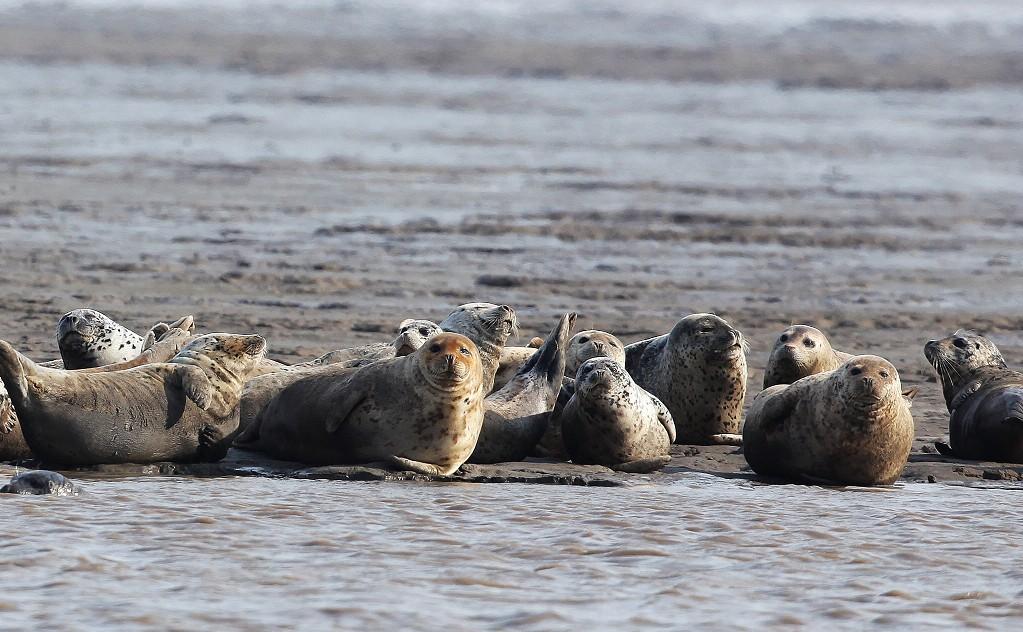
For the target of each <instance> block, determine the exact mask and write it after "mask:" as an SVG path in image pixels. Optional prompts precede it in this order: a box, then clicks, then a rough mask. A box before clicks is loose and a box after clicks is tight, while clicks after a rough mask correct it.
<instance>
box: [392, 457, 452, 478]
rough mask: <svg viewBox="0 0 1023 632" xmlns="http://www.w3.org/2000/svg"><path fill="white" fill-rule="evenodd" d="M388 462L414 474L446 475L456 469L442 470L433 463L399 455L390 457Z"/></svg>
mask: <svg viewBox="0 0 1023 632" xmlns="http://www.w3.org/2000/svg"><path fill="white" fill-rule="evenodd" d="M389 462H390V463H391V465H394V466H395V467H397V468H398V469H400V470H408V471H410V472H415V473H416V474H425V475H427V476H448V475H450V474H453V473H454V472H455V470H457V469H458V468H457V467H456V468H455V469H454V470H451V471H450V472H449V471H447V470H442V469H441V468H440V466H439V465H434V464H433V463H423V462H422V461H413V460H412V459H406V458H404V457H400V456H392V457H390V459H389Z"/></svg>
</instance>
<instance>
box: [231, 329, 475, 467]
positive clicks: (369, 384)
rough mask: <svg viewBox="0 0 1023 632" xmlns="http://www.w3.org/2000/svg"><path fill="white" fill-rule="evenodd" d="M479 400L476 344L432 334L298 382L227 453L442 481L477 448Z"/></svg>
mask: <svg viewBox="0 0 1023 632" xmlns="http://www.w3.org/2000/svg"><path fill="white" fill-rule="evenodd" d="M485 395H486V390H485V385H484V378H483V365H482V364H481V362H480V353H479V351H478V350H477V349H476V345H475V344H473V342H472V341H471V340H470V339H469V338H467V337H465V336H461V335H459V334H452V333H441V334H437V335H436V336H434V337H432V338H430V339H429V340H427V342H426V344H424V345H423V346H422V347H420V348H419V350H418V351H416V352H415V353H413V354H411V355H407V356H403V357H400V358H391V359H388V360H379V361H377V362H374V363H373V364H370V365H367V366H364V367H359V368H351V367H341V366H328V367H324V368H323V369H321V370H319V371H316V372H315V373H314V374H312V375H307V376H304V377H303V378H302V379H300V380H298V381H297V382H295V383H294V384H291V385H290V386H288V387H287V388H285V389H284V390H283V391H281V392H280V394H278V395H277V396H276V397H274V398H273V399H272V400H271V401H270V403H269V404H267V405H266V407H265V408H264V409H263V410H262V411H261V412H260V414H259V416H257V417H256V420H255V421H254V422H253V423H252V424H251V425H250V426H249V427H248V429H246V431H245V432H244V433H242V434H241V435H240V436H239V437H238V440H237V441H236V444H237V445H238V446H239V447H241V448H244V449H247V450H256V451H260V452H264V453H266V454H268V455H270V456H273V457H276V458H279V459H286V460H289V461H300V462H302V463H308V464H312V465H335V464H338V465H339V464H346V463H368V462H377V461H386V462H388V463H389V464H391V465H392V466H395V467H398V468H400V469H405V470H411V471H413V472H418V473H421V474H428V475H449V474H452V473H454V472H455V471H456V470H457V469H458V468H459V467H460V466H461V465H462V464H463V463H464V462H465V460H466V459H468V458H469V455H470V454H472V451H473V449H474V448H475V447H476V440H477V439H478V438H479V434H480V428H481V427H482V426H483V413H484V405H483V399H484V396H485Z"/></svg>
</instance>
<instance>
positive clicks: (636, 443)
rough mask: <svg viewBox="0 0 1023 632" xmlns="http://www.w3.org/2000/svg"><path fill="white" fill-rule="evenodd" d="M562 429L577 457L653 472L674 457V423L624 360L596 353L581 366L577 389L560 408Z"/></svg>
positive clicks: (578, 460) (584, 461)
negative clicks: (633, 377)
mask: <svg viewBox="0 0 1023 632" xmlns="http://www.w3.org/2000/svg"><path fill="white" fill-rule="evenodd" d="M561 432H562V438H563V441H564V445H565V451H566V452H567V453H568V455H569V456H570V457H571V459H572V462H573V463H581V464H597V465H606V466H607V467H610V468H612V469H616V470H622V471H630V472H649V471H652V470H655V469H658V468H660V467H663V466H664V465H665V464H666V463H668V461H670V460H671V456H670V455H669V453H668V452H669V450H670V449H671V443H672V442H673V441H674V440H675V423H674V421H672V418H671V413H670V412H669V411H668V408H667V407H666V406H665V405H664V404H663V403H661V401H660V400H659V399H657V398H656V397H654V396H653V395H651V394H650V393H648V392H646V391H645V390H643V389H642V388H640V387H639V386H638V385H637V384H636V383H635V382H634V381H633V380H632V377H630V376H629V374H628V372H627V371H626V370H625V367H624V366H623V365H622V364H621V363H620V362H618V361H617V360H614V359H612V358H606V357H595V358H591V359H589V360H587V361H586V362H584V363H583V365H582V366H581V367H579V372H578V373H577V374H576V379H575V393H574V394H573V395H572V398H571V399H570V400H569V402H568V404H567V405H566V406H565V409H564V410H563V411H562V412H561Z"/></svg>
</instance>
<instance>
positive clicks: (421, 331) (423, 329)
mask: <svg viewBox="0 0 1023 632" xmlns="http://www.w3.org/2000/svg"><path fill="white" fill-rule="evenodd" d="M419 335H420V336H428V335H430V330H429V329H427V328H426V327H420V328H419Z"/></svg>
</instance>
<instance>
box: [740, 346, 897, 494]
mask: <svg viewBox="0 0 1023 632" xmlns="http://www.w3.org/2000/svg"><path fill="white" fill-rule="evenodd" d="M913 436H914V428H913V416H912V415H911V414H910V410H909V402H908V401H907V399H906V398H905V397H904V396H903V394H902V383H901V381H900V380H899V373H898V371H896V369H895V367H894V366H892V364H891V363H890V362H888V361H887V360H885V359H884V358H880V357H878V356H872V355H863V356H853V357H852V358H850V359H849V360H847V361H846V362H845V364H843V365H842V366H840V367H839V368H837V369H835V370H834V371H829V372H827V373H817V374H815V375H811V376H809V377H804V378H803V379H801V380H797V381H795V382H793V383H792V384H778V385H775V386H772V387H770V388H768V389H766V390H764V391H762V392H761V393H760V394H758V395H757V396H756V398H755V399H754V400H753V405H752V407H751V408H750V412H749V415H747V417H746V424H745V426H744V427H743V432H742V445H743V453H744V454H745V456H746V461H747V462H748V463H749V464H750V467H752V468H753V470H754V471H755V472H757V473H758V474H761V475H765V476H780V477H784V478H788V479H794V480H801V481H807V482H815V483H818V482H825V483H830V484H840V485H890V484H892V483H894V482H895V481H896V480H897V479H898V478H899V476H900V475H901V473H902V470H903V468H904V467H905V465H906V461H907V459H908V458H909V450H910V448H911V447H912V445H913Z"/></svg>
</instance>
